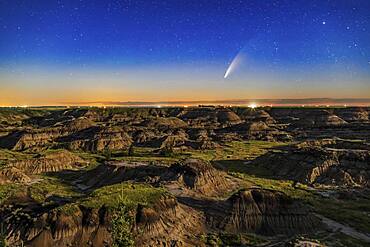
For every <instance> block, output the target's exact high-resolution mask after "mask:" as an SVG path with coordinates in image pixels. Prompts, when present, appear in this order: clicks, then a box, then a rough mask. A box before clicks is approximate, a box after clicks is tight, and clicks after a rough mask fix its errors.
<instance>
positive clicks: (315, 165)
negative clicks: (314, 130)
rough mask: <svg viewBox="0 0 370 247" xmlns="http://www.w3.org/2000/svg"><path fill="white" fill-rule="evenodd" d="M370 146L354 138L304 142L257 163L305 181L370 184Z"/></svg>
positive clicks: (351, 184)
mask: <svg viewBox="0 0 370 247" xmlns="http://www.w3.org/2000/svg"><path fill="white" fill-rule="evenodd" d="M351 146H352V148H350V147H351ZM343 147H345V148H346V149H343ZM359 148H363V149H362V150H361V149H359ZM366 148H367V149H366ZM368 148H369V146H368V145H366V144H361V143H359V142H350V141H339V140H338V141H337V140H324V141H312V142H303V143H300V144H298V145H293V146H291V147H290V148H288V149H287V150H283V151H282V152H269V153H267V154H265V155H263V156H261V157H259V158H257V159H256V160H254V161H253V164H255V165H257V166H262V167H264V168H266V169H268V170H269V171H271V173H272V174H274V175H275V176H276V177H279V178H284V179H290V180H295V181H299V182H302V183H307V184H315V183H319V184H331V185H339V186H365V187H368V186H369V182H368V181H369V178H370V151H369V150H368Z"/></svg>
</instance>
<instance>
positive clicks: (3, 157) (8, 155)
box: [0, 149, 33, 166]
mask: <svg viewBox="0 0 370 247" xmlns="http://www.w3.org/2000/svg"><path fill="white" fill-rule="evenodd" d="M32 157H33V155H32V154H27V153H21V152H16V151H11V150H8V149H0V166H1V165H5V164H7V163H9V162H13V161H19V160H27V159H30V158H32Z"/></svg>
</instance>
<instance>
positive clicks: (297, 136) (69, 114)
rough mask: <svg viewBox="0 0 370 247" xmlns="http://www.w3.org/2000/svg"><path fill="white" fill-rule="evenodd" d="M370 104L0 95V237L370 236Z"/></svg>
mask: <svg viewBox="0 0 370 247" xmlns="http://www.w3.org/2000/svg"><path fill="white" fill-rule="evenodd" d="M369 115H370V109H369V108H350V107H346V108H307V107H306V108H294V107H292V108H288V107H286V108H283V107H281V108H255V109H252V108H247V107H229V108H225V107H213V106H199V107H187V108H182V107H171V108H113V107H112V108H91V107H90V108H87V107H86V108H2V109H0V230H1V231H0V246H35V247H36V246H38V247H39V246H53V247H62V246H370V120H369V119H370V118H369Z"/></svg>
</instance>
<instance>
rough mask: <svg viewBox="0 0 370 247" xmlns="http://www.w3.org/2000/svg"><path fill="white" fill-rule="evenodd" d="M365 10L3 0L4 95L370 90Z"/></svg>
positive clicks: (206, 1) (292, 3)
mask: <svg viewBox="0 0 370 247" xmlns="http://www.w3.org/2000/svg"><path fill="white" fill-rule="evenodd" d="M369 13H370V1H368V0H356V1H349V0H311V1H307V0H265V1H260V0H212V1H210V0H186V1H185V0H184V1H182V0H163V1H154V0H136V1H135V0H122V1H119V0H115V1H113V0H105V1H98V0H96V1H95V0H73V1H72V0H66V1H63V0H58V1H56V0H32V1H29V0H0V92H1V97H0V105H25V104H27V105H37V104H63V103H66V102H67V103H68V102H92V101H174V100H223V99H248V98H249V99H257V98H260V99H261V98H262V99H267V98H309V97H310V98H316V97H333V98H370V14H369ZM230 66H231V67H230ZM227 70H230V73H229V74H228V76H227V77H226V78H224V77H225V73H226V71H227Z"/></svg>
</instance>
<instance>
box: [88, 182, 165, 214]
mask: <svg viewBox="0 0 370 247" xmlns="http://www.w3.org/2000/svg"><path fill="white" fill-rule="evenodd" d="M165 193H166V190H165V189H164V188H155V187H153V186H151V185H146V184H139V183H129V182H124V183H120V184H114V185H109V186H104V187H102V188H99V189H97V190H95V191H93V192H92V193H91V194H90V195H89V196H88V197H87V198H85V199H83V200H82V201H81V204H82V205H84V206H86V207H89V208H100V207H101V206H103V205H105V206H107V207H109V208H113V209H117V208H119V207H120V206H121V205H125V206H126V207H128V208H133V207H135V206H137V204H139V203H140V204H143V205H150V204H152V203H153V202H155V201H157V200H158V199H159V198H160V197H161V196H162V195H164V194H165Z"/></svg>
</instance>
